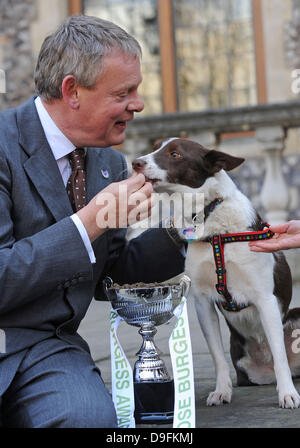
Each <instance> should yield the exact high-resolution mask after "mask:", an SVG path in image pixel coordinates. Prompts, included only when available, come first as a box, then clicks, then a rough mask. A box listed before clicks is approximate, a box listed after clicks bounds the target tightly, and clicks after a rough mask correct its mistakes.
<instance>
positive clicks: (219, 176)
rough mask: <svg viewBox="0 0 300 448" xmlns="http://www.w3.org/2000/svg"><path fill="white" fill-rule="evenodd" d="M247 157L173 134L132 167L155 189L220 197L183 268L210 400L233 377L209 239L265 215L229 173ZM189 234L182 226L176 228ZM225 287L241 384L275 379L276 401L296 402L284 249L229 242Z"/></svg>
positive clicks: (219, 396) (295, 316)
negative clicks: (207, 361)
mask: <svg viewBox="0 0 300 448" xmlns="http://www.w3.org/2000/svg"><path fill="white" fill-rule="evenodd" d="M243 161H244V159H241V158H238V157H233V156H230V155H228V154H225V153H223V152H220V151H215V150H208V149H205V148H204V147H202V146H201V145H199V144H198V143H195V142H192V141H189V140H185V139H180V138H172V139H168V140H165V141H163V142H160V143H159V144H158V145H156V147H155V148H154V152H152V153H151V154H148V155H146V156H142V157H139V158H138V159H136V160H135V161H133V163H132V165H133V169H134V170H136V171H138V172H142V173H143V174H144V175H145V177H146V179H148V180H150V181H152V183H153V185H154V188H156V187H159V188H160V189H162V188H165V189H166V190H167V191H169V192H170V191H171V192H180V193H184V192H200V193H201V192H202V193H204V198H205V199H204V201H205V205H208V204H210V203H212V201H213V200H214V199H215V198H221V202H220V203H219V205H217V206H216V207H215V208H213V210H212V211H211V213H210V214H209V216H208V217H207V219H206V221H205V225H204V231H203V234H202V236H201V237H200V239H198V240H195V241H193V242H191V244H189V245H188V248H187V258H186V272H187V274H188V275H189V276H190V277H191V280H192V287H191V294H192V295H193V297H194V298H195V303H196V310H197V315H198V319H199V322H200V325H201V328H202V330H203V333H204V336H205V338H206V341H207V344H208V347H209V349H210V352H211V355H212V358H213V361H214V364H215V369H216V388H215V390H214V391H213V392H211V393H210V394H209V396H208V398H207V404H208V405H219V404H222V403H225V402H230V401H231V396H232V382H231V378H230V370H229V366H228V364H227V361H226V358H225V355H224V350H223V344H222V340H221V333H220V326H219V319H218V313H217V310H216V307H215V304H216V303H217V304H220V301H222V296H220V294H218V292H217V291H216V287H215V285H216V266H215V261H214V255H213V251H212V247H211V244H210V243H209V242H207V241H205V240H206V238H207V237H209V236H213V235H219V234H227V233H236V232H247V231H251V230H262V229H263V224H262V221H261V219H260V217H259V215H258V214H257V212H256V211H255V209H254V208H253V206H252V205H251V203H250V201H249V200H248V199H247V197H246V196H244V195H243V194H242V193H241V191H239V189H238V188H237V187H236V185H235V184H234V182H233V181H232V180H231V178H230V177H229V176H228V175H227V173H226V171H230V170H232V169H234V168H236V167H238V166H239V165H240V164H241V163H243ZM177 230H178V233H179V235H180V236H181V237H182V239H185V235H184V233H183V229H177ZM224 254H225V261H226V272H227V286H228V290H229V291H230V294H231V296H232V297H233V298H234V301H235V302H236V303H237V304H238V305H247V307H246V308H244V309H241V310H240V311H238V312H232V311H226V310H225V309H223V308H222V307H219V308H220V310H221V312H222V314H223V315H224V317H225V319H226V322H227V324H228V326H229V329H230V333H231V337H230V347H231V358H232V362H233V365H234V367H235V370H236V374H237V385H239V386H245V385H253V384H255V385H259V384H271V383H274V382H275V381H276V383H277V391H278V399H279V406H280V407H282V408H298V407H299V406H300V396H299V395H298V392H297V390H296V389H295V387H294V384H293V380H292V376H299V375H300V354H297V353H294V351H295V350H294V351H293V350H292V343H293V337H292V333H293V330H294V329H297V328H300V308H297V309H294V310H289V309H288V307H289V303H290V301H291V296H292V280H291V274H290V269H289V266H288V264H287V262H286V260H285V257H284V255H283V253H280V252H278V253H273V254H270V253H255V252H251V251H250V249H249V246H248V244H247V243H245V242H235V243H234V244H226V245H225V246H224Z"/></svg>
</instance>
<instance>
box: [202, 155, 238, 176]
mask: <svg viewBox="0 0 300 448" xmlns="http://www.w3.org/2000/svg"><path fill="white" fill-rule="evenodd" d="M244 161H245V159H243V158H241V157H234V156H231V155H229V154H226V153H225V152H221V151H216V150H215V149H212V150H211V151H208V153H207V154H206V155H205V156H204V168H205V169H206V170H207V171H208V172H209V173H210V174H215V173H218V172H219V171H221V170H225V171H231V170H233V169H234V168H237V167H238V166H240V165H241V164H242V163H243V162H244Z"/></svg>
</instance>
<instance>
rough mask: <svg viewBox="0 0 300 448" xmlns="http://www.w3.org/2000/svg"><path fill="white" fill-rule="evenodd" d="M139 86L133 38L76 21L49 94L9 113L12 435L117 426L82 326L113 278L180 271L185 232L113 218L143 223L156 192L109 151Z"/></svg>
mask: <svg viewBox="0 0 300 448" xmlns="http://www.w3.org/2000/svg"><path fill="white" fill-rule="evenodd" d="M141 80H142V77H141V71H140V47H139V44H138V43H137V42H136V40H135V39H134V38H133V37H131V36H129V35H128V34H127V33H126V32H125V31H124V30H122V29H120V28H119V27H117V26H116V25H114V24H112V23H110V22H107V21H103V20H100V19H96V18H92V17H86V16H77V17H71V18H69V19H67V20H66V21H65V22H64V23H63V25H62V26H61V27H60V28H59V29H58V30H57V31H56V32H55V33H53V34H52V35H51V36H49V37H48V38H47V39H46V40H45V41H44V43H43V45H42V48H41V51H40V55H39V58H38V62H37V68H36V72H35V83H36V90H37V93H38V96H37V97H35V98H32V99H30V100H29V101H28V102H27V103H25V104H24V105H22V106H20V107H18V108H16V109H12V110H8V111H4V112H2V113H1V114H0V208H1V215H0V285H1V296H0V328H1V330H2V333H1V334H5V342H6V347H5V348H6V350H5V353H2V354H1V356H0V372H1V375H0V396H1V397H2V406H1V409H2V422H3V425H4V426H7V427H111V426H115V425H116V416H115V411H114V407H113V403H112V400H111V397H110V395H109V393H108V391H107V389H106V388H105V386H104V384H103V382H102V379H101V376H100V373H99V371H98V369H97V368H96V367H95V365H94V363H93V361H92V359H91V356H90V354H89V349H88V347H87V344H86V343H85V342H84V341H83V340H82V338H81V337H80V336H79V335H78V334H77V328H78V326H79V324H80V321H81V320H82V318H83V317H84V315H85V313H86V310H87V308H88V306H89V304H90V302H91V299H92V297H93V296H95V297H96V298H100V299H104V297H103V292H102V281H103V279H104V278H105V276H106V275H109V276H110V277H111V278H112V279H113V280H114V281H115V282H117V283H119V284H122V283H134V282H137V281H143V282H152V281H158V282H159V281H162V280H166V279H168V278H171V277H173V276H175V275H177V274H179V273H180V272H182V271H183V268H184V257H183V255H182V251H181V244H180V242H179V243H178V242H177V241H176V235H175V240H174V239H173V237H172V234H171V232H170V231H166V229H150V230H147V231H146V232H144V233H143V235H141V236H140V237H139V238H136V239H134V240H132V241H130V242H129V243H128V242H127V241H126V239H125V233H126V229H125V228H122V226H123V224H124V216H123V215H124V213H123V215H122V216H118V214H116V213H117V211H118V210H119V209H122V210H123V211H124V208H125V211H126V213H125V215H126V216H127V215H128V216H129V215H130V216H136V220H138V219H139V216H146V215H147V213H148V212H149V210H150V209H151V198H150V197H151V193H152V186H151V185H150V184H149V183H148V182H145V178H144V176H143V175H141V174H139V175H133V176H132V177H130V178H129V179H126V176H127V175H126V164H125V161H124V157H123V156H122V155H121V154H120V153H119V152H118V151H116V150H113V149H112V148H108V147H109V146H110V145H117V144H120V143H122V142H123V141H124V139H125V130H126V126H127V123H128V121H130V120H132V119H133V116H134V113H135V112H140V111H141V110H142V109H143V101H142V99H141V98H140V96H139V94H138V87H139V84H140V83H141ZM76 148H78V149H76ZM68 155H70V157H71V159H70V160H71V162H70V161H69V158H68ZM73 156H74V158H72V157H73ZM84 156H85V159H84ZM77 164H78V166H77ZM76 181H77V182H78V183H77V184H76ZM66 189H67V190H68V194H69V196H70V197H68V194H67V191H66ZM121 191H122V196H121V194H120V192H121ZM124 191H126V192H127V193H126V195H125V196H124ZM108 197H109V198H111V199H112V200H111V201H108V200H107V198H108ZM138 200H140V202H141V204H138ZM120 201H122V203H120ZM71 204H72V205H73V210H72V205H71ZM135 204H138V205H135ZM119 205H120V207H119ZM103 211H105V213H104V212H103ZM102 212H103V213H102ZM111 217H113V218H114V219H112V220H111V219H110V218H111ZM112 222H113V224H112ZM122 223H123V224H122ZM125 225H127V218H126V222H125ZM118 227H119V228H118Z"/></svg>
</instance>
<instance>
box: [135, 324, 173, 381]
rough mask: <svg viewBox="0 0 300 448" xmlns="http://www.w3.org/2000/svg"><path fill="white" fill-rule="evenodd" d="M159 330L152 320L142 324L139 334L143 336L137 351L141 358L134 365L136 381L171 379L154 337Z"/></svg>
mask: <svg viewBox="0 0 300 448" xmlns="http://www.w3.org/2000/svg"><path fill="white" fill-rule="evenodd" d="M156 333H157V330H156V328H155V326H154V325H153V323H152V322H146V323H143V324H141V328H140V330H139V334H140V335H141V336H142V338H143V342H142V345H141V348H140V350H139V351H138V352H137V353H136V355H137V356H138V357H139V359H138V360H137V361H136V363H135V366H134V373H133V376H134V381H135V382H137V383H144V382H152V381H155V382H167V381H170V380H171V377H170V375H169V374H168V371H167V368H166V366H165V363H164V361H163V360H162V359H160V357H159V355H158V349H157V347H156V345H155V344H154V341H153V338H154V336H155V334H156Z"/></svg>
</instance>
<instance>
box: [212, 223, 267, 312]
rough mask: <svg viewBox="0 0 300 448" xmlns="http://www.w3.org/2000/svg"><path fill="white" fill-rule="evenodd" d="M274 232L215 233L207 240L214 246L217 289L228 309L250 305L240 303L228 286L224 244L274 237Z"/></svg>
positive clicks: (238, 308)
mask: <svg viewBox="0 0 300 448" xmlns="http://www.w3.org/2000/svg"><path fill="white" fill-rule="evenodd" d="M262 224H263V225H264V226H266V227H269V224H267V223H262ZM273 235H274V233H273V232H272V231H271V230H270V229H269V228H268V229H267V230H260V231H255V232H243V233H228V234H225V235H214V236H212V237H208V238H207V239H206V241H209V242H210V243H211V245H212V248H213V253H214V259H215V264H216V274H217V284H216V290H217V292H218V294H220V295H222V296H223V297H224V299H225V302H224V301H222V302H221V306H222V307H223V309H225V310H226V311H240V310H242V309H244V308H247V306H248V305H241V304H240V305H238V304H237V303H236V302H235V301H234V300H233V298H232V296H231V294H230V292H229V291H228V288H227V280H226V269H225V257H224V245H225V244H226V243H237V242H242V241H244V242H249V241H255V240H263V239H268V238H272V236H273Z"/></svg>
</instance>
